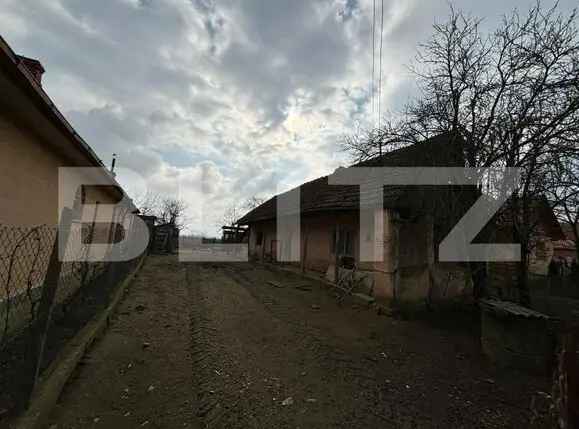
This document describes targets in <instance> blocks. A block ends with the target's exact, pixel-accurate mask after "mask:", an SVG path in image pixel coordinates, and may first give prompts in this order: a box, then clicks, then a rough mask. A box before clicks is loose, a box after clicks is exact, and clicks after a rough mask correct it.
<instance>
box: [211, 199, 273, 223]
mask: <svg viewBox="0 0 579 429" xmlns="http://www.w3.org/2000/svg"><path fill="white" fill-rule="evenodd" d="M265 201H266V198H262V197H258V196H256V195H254V196H252V197H249V198H248V199H247V200H245V201H244V202H242V203H234V204H231V205H230V206H229V207H227V208H226V209H225V211H224V212H223V216H222V217H221V220H220V221H219V225H217V226H218V227H221V226H234V225H236V224H237V221H238V220H239V219H240V218H241V217H242V216H243V215H244V214H245V213H247V212H249V211H250V210H253V209H254V208H256V207H258V206H260V205H262V204H263V203H264V202H265Z"/></svg>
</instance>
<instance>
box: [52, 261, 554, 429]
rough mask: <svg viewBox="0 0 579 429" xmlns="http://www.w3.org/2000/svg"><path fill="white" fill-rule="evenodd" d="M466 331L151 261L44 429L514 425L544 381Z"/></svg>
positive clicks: (283, 275)
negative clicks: (484, 348)
mask: <svg viewBox="0 0 579 429" xmlns="http://www.w3.org/2000/svg"><path fill="white" fill-rule="evenodd" d="M141 305H142V306H143V307H144V308H141V307H140V306H141ZM447 322H448V321H447ZM470 329H476V324H472V323H470V322H469V321H468V320H459V321H458V322H457V323H455V324H452V323H445V324H441V323H432V322H428V323H426V322H418V321H413V322H409V321H400V320H395V319H392V318H389V317H386V316H378V315H376V314H375V313H373V312H371V311H369V310H367V309H365V308H362V307H360V306H358V305H352V303H349V302H347V303H345V304H344V305H343V306H339V305H338V304H337V303H336V300H335V298H334V297H333V296H332V293H331V292H330V291H329V290H328V289H327V288H326V286H324V285H323V284H322V283H319V282H316V281H312V280H304V279H303V278H301V277H299V276H298V275H296V274H293V273H288V272H280V271H274V270H270V269H268V268H265V267H260V266H254V265H251V264H243V263H237V264H211V263H204V264H192V263H189V264H178V263H177V261H176V259H174V258H172V257H152V258H150V259H149V260H148V262H147V264H146V265H145V267H144V270H143V271H142V273H141V275H139V277H138V279H137V282H136V283H135V284H133V286H132V287H131V290H130V292H129V294H128V295H127V296H126V298H125V300H124V304H123V307H122V308H121V310H120V313H119V315H118V317H117V318H116V319H115V320H114V321H113V323H112V327H111V329H110V331H109V332H108V333H107V335H106V336H105V338H104V339H103V340H102V341H101V342H100V343H99V344H98V345H97V346H95V348H94V350H93V351H92V352H91V354H90V355H89V357H88V358H87V364H86V365H85V366H84V367H83V368H82V369H81V371H80V372H79V375H78V378H77V379H76V380H75V381H74V382H73V383H72V384H71V385H70V386H69V388H68V389H67V393H66V394H65V395H64V397H63V399H62V401H61V404H60V405H59V408H58V410H57V411H56V412H55V414H54V416H53V419H52V422H51V423H52V424H56V425H57V427H58V428H69V427H79V428H80V427H83V428H84V427H106V428H109V427H112V428H115V427H119V428H120V427H141V426H148V427H159V428H176V427H196V426H200V427H207V426H208V427H223V428H334V427H338V428H340V427H341V428H357V427H359V428H369V427H380V428H390V427H391V428H412V427H419V428H422V427H452V428H472V427H481V428H502V427H526V426H527V419H528V415H529V413H528V407H529V403H530V400H531V395H532V394H533V393H534V392H536V391H537V390H544V389H545V388H546V385H547V382H548V380H546V379H545V378H541V377H529V376H526V375H522V374H517V373H514V372H512V371H510V372H497V371H495V370H493V369H492V368H490V367H487V365H486V364H485V362H484V361H483V360H482V358H481V357H480V356H481V354H480V349H479V346H478V339H477V338H478V335H477V333H476V332H469V330H470ZM145 342H147V343H150V345H145V347H143V343H145ZM149 386H153V389H152V390H149ZM127 389H128V390H127Z"/></svg>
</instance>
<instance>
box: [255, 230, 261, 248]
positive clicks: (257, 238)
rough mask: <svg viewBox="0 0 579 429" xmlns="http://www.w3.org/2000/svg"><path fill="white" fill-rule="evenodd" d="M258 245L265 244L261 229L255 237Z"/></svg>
mask: <svg viewBox="0 0 579 429" xmlns="http://www.w3.org/2000/svg"><path fill="white" fill-rule="evenodd" d="M255 244H256V246H261V245H262V244H263V232H261V231H259V232H258V233H257V236H256V238H255Z"/></svg>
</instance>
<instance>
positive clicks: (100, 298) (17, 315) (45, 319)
mask: <svg viewBox="0 0 579 429" xmlns="http://www.w3.org/2000/svg"><path fill="white" fill-rule="evenodd" d="M62 218H63V219H62V221H61V225H60V228H57V227H55V226H49V225H41V226H35V227H31V228H26V227H14V226H7V225H1V224H0V426H1V420H2V419H3V418H6V417H8V416H10V415H11V414H14V413H16V412H18V411H20V410H22V409H23V408H25V407H26V406H27V405H28V401H29V399H30V395H31V394H32V392H33V389H34V386H35V384H36V383H37V380H38V378H39V376H41V375H42V374H43V373H44V372H45V371H46V369H47V368H49V367H50V365H51V363H52V362H53V361H54V360H55V359H56V357H57V356H58V353H59V352H60V351H61V350H62V348H63V347H64V346H65V345H66V344H67V342H68V341H69V340H70V339H71V338H73V337H74V335H75V334H76V333H78V331H79V330H80V329H82V328H83V327H84V326H85V325H86V324H87V322H89V321H90V320H91V319H92V318H93V317H95V316H96V315H97V314H98V313H99V312H100V311H102V310H103V309H104V308H105V307H106V306H107V305H108V303H109V301H110V298H111V296H112V294H113V292H114V290H115V289H116V288H117V286H118V285H119V284H120V283H121V282H122V281H123V280H124V279H125V278H126V277H127V275H128V274H129V273H130V272H131V271H133V270H134V269H135V268H136V266H137V264H138V263H139V262H140V260H141V258H142V257H143V256H144V255H142V256H140V257H138V258H136V259H132V260H129V261H125V262H103V261H96V262H95V261H91V262H89V260H90V259H89V258H88V249H89V245H90V244H91V243H93V242H97V241H96V239H97V235H98V234H97V232H98V225H95V224H94V223H93V224H92V225H91V224H88V225H84V226H82V227H81V226H80V225H78V224H75V223H74V222H73V221H72V219H71V213H70V211H66V213H64V212H63V216H62ZM86 226H88V228H86ZM109 228H112V226H110V225H109ZM63 231H64V232H65V234H64V235H65V236H66V240H67V241H66V242H67V247H66V251H65V255H66V257H65V258H64V262H63V261H61V260H60V258H59V257H58V245H57V240H58V239H59V236H60V238H61V239H62V238H63ZM111 231H112V229H111ZM132 233H133V231H126V232H125V234H132ZM75 234H81V235H82V237H81V240H78V241H76V240H73V239H75V238H79V237H78V236H77V237H75V236H74V235H75ZM109 236H110V237H113V238H112V240H111V242H114V241H116V240H118V239H119V236H122V234H119V233H118V229H116V228H115V233H114V234H109ZM114 237H116V238H114ZM73 242H75V243H82V245H80V246H78V245H76V246H72V245H70V243H73ZM98 242H99V243H102V237H101V240H99V241H98ZM70 256H74V258H71V257H70ZM69 259H74V260H73V261H69Z"/></svg>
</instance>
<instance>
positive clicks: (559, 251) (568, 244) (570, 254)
mask: <svg viewBox="0 0 579 429" xmlns="http://www.w3.org/2000/svg"><path fill="white" fill-rule="evenodd" d="M575 228H576V230H577V231H578V232H579V224H577V225H575ZM561 229H562V230H563V234H564V235H565V237H564V239H563V240H557V241H555V242H553V246H554V252H553V253H554V256H553V257H554V258H556V259H559V260H566V261H567V263H568V264H569V265H571V263H572V262H573V261H577V251H576V249H575V240H576V238H575V234H574V233H573V227H572V226H571V224H569V223H561Z"/></svg>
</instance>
